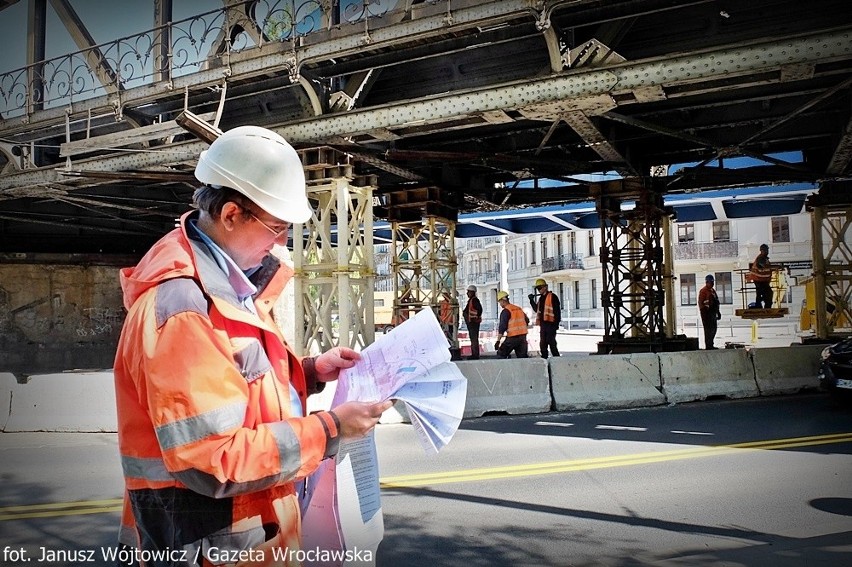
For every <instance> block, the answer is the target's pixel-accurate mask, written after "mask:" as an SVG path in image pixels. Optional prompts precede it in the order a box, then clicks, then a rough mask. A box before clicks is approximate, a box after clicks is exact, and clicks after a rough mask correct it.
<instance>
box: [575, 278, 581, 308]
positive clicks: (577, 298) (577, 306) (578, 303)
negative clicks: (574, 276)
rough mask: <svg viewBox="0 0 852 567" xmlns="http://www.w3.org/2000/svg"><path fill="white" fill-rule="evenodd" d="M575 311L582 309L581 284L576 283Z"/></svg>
mask: <svg viewBox="0 0 852 567" xmlns="http://www.w3.org/2000/svg"><path fill="white" fill-rule="evenodd" d="M574 309H580V282H579V281H575V282H574Z"/></svg>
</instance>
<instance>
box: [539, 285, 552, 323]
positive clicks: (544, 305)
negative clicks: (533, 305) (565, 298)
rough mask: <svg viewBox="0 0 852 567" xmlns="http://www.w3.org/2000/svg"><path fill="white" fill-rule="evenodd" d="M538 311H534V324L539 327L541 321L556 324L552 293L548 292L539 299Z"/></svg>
mask: <svg viewBox="0 0 852 567" xmlns="http://www.w3.org/2000/svg"><path fill="white" fill-rule="evenodd" d="M539 302H540V303H539V306H540V307H539V309H538V310H536V314H535V324H536V325H541V322H542V321H546V322H548V323H554V322H556V311H555V310H554V309H553V292H552V291H548V292H547V293H545V294H544V295H543V296H542V297H541V299H539Z"/></svg>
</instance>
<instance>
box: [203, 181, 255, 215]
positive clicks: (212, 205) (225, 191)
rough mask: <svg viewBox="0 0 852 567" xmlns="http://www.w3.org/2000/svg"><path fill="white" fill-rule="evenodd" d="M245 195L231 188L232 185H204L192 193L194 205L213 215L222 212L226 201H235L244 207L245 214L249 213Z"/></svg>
mask: <svg viewBox="0 0 852 567" xmlns="http://www.w3.org/2000/svg"><path fill="white" fill-rule="evenodd" d="M246 200H247V199H246V198H245V196H244V195H243V194H242V193H240V192H239V191H236V190H234V189H231V188H230V187H222V188H220V189H217V188H216V187H211V186H210V185H204V186H202V187H199V188H198V189H196V190H195V193H193V194H192V204H193V206H194V207H195V208H196V209H198V210H200V211H204V212H205V213H207V214H209V215H211V216H214V217H215V216H218V215H219V213H221V212H222V208H223V207H224V206H225V203H228V202H234V203H236V204H237V205H239V206H240V207H241V208H242V209H243V214H244V215H248V214H249V213H250V209H249V208H248V207H247V206H246Z"/></svg>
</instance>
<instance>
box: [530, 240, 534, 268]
mask: <svg viewBox="0 0 852 567" xmlns="http://www.w3.org/2000/svg"><path fill="white" fill-rule="evenodd" d="M530 265H535V240H533V241H532V242H530Z"/></svg>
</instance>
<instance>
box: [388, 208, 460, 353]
mask: <svg viewBox="0 0 852 567" xmlns="http://www.w3.org/2000/svg"><path fill="white" fill-rule="evenodd" d="M455 232H456V223H455V221H454V220H450V219H446V218H442V217H437V216H431V215H430V216H427V217H425V218H422V219H420V220H416V221H392V222H391V246H392V250H393V253H394V257H393V260H392V262H391V266H392V269H393V291H394V304H393V313H394V315H393V317H394V321H396V322H398V323H399V322H403V321H405V320H406V319H408V317H410V316H411V315H412V314H414V313H417V312H418V311H420V310H421V309H423V308H424V307H427V306H428V307H430V308H431V309H432V310H433V311H434V312H435V316H436V317H437V318H438V320H439V321H441V313H442V302H444V301H447V303H448V304H449V317H450V320H449V321H441V323H442V328H443V329H444V333H445V334H446V335H447V340H448V343H449V348H450V351H451V352H454V353H457V352H458V351H459V343H458V327H459V302H458V297H457V296H456V280H457V274H456V272H457V267H458V261H457V259H456V251H455ZM445 293H446V294H447V296H448V297H449V299H448V300H447V299H446V298H445V296H444V294H445Z"/></svg>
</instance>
